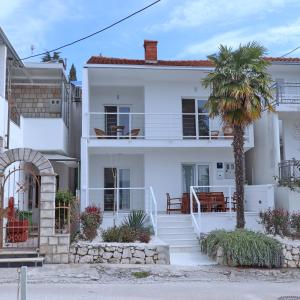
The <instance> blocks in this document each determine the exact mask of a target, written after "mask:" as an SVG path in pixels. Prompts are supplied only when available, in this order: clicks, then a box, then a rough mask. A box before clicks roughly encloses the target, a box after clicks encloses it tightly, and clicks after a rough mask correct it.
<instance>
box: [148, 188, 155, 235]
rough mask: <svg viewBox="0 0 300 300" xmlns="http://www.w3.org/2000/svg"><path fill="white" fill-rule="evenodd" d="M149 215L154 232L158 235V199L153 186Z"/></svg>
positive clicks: (150, 189)
mask: <svg viewBox="0 0 300 300" xmlns="http://www.w3.org/2000/svg"><path fill="white" fill-rule="evenodd" d="M149 191H150V196H149V216H150V221H151V224H152V226H153V230H154V234H155V236H157V201H156V197H155V194H154V191H153V188H152V186H150V187H149Z"/></svg>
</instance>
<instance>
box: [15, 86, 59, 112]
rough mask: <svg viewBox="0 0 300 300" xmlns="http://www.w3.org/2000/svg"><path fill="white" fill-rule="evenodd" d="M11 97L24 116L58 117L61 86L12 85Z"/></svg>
mask: <svg viewBox="0 0 300 300" xmlns="http://www.w3.org/2000/svg"><path fill="white" fill-rule="evenodd" d="M12 99H13V101H14V102H15V104H16V106H17V108H18V112H19V113H21V115H22V116H24V117H25V118H60V117H61V109H57V108H58V107H60V105H61V99H62V96H61V87H60V86H59V85H57V86H42V85H40V86H34V85H14V88H13V89H12Z"/></svg>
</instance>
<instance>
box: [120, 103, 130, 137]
mask: <svg viewBox="0 0 300 300" xmlns="http://www.w3.org/2000/svg"><path fill="white" fill-rule="evenodd" d="M119 113H120V114H119V120H118V126H119V128H120V130H119V133H120V135H129V130H130V125H129V113H130V107H128V106H120V107H119Z"/></svg>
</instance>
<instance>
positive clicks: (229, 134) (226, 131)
mask: <svg viewBox="0 0 300 300" xmlns="http://www.w3.org/2000/svg"><path fill="white" fill-rule="evenodd" d="M223 133H224V137H225V139H231V138H232V136H233V128H232V126H230V125H225V126H224V127H223Z"/></svg>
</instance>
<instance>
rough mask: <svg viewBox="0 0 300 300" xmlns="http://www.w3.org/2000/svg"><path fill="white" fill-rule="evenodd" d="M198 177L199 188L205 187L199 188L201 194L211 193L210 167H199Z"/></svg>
mask: <svg viewBox="0 0 300 300" xmlns="http://www.w3.org/2000/svg"><path fill="white" fill-rule="evenodd" d="M197 175H198V176H197V177H198V178H197V180H198V186H205V187H202V188H199V192H209V187H208V186H209V165H198V166H197Z"/></svg>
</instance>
